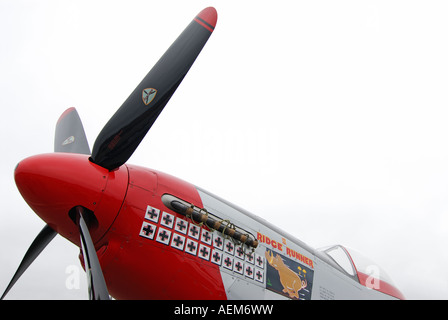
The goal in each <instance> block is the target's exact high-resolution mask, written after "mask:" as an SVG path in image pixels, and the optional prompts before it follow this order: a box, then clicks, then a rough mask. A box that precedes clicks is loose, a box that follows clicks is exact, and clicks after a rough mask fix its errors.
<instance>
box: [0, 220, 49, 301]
mask: <svg viewBox="0 0 448 320" xmlns="http://www.w3.org/2000/svg"><path fill="white" fill-rule="evenodd" d="M56 234H57V232H56V231H54V230H53V229H52V228H50V226H48V225H46V226H45V227H44V228H43V229H42V231H41V232H40V233H39V234H38V235H37V237H36V239H34V241H33V243H32V244H31V246H30V247H29V248H28V251H27V252H26V253H25V256H24V257H23V259H22V262H21V263H20V265H19V267H18V268H17V271H16V273H15V274H14V276H13V277H12V279H11V281H10V282H9V284H8V287H7V288H6V290H5V292H3V295H2V297H1V300H3V298H4V297H5V296H6V294H7V293H8V292H9V290H10V289H11V288H12V287H13V286H14V284H15V283H16V281H17V280H18V279H19V278H20V277H21V276H22V274H23V273H24V272H25V270H26V269H27V268H28V267H29V266H30V265H31V263H33V261H34V260H35V259H36V258H37V256H38V255H39V254H40V253H41V252H42V250H44V249H45V247H46V246H47V245H48V244H49V243H50V241H51V240H53V238H54V236H55V235H56Z"/></svg>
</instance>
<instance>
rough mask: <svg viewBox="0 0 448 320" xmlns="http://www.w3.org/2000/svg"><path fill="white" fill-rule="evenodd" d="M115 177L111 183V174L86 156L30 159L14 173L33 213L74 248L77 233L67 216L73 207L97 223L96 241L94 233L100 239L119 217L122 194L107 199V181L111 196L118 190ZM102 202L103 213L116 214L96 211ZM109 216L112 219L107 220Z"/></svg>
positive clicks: (58, 155) (114, 174)
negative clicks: (81, 208) (105, 203)
mask: <svg viewBox="0 0 448 320" xmlns="http://www.w3.org/2000/svg"><path fill="white" fill-rule="evenodd" d="M124 170H125V171H127V169H124ZM126 175H127V172H126ZM116 176H117V174H116V173H113V174H112V179H110V177H111V173H110V172H109V171H108V170H107V169H105V168H102V167H100V166H98V165H95V164H93V163H91V162H90V161H89V160H88V156H87V155H82V154H72V153H51V154H41V155H36V156H32V157H29V158H27V159H24V160H22V161H21V162H20V163H19V164H18V165H17V167H16V169H15V171H14V178H15V182H16V185H17V188H18V189H19V192H20V193H21V195H22V197H23V198H24V199H25V201H26V202H27V203H28V205H29V206H30V207H31V208H32V209H33V211H34V212H35V213H36V214H37V215H38V216H40V217H41V218H42V219H43V220H44V221H45V222H46V223H47V224H48V225H49V226H50V227H52V228H53V229H54V230H55V231H57V232H58V233H60V234H61V235H62V236H64V237H66V238H67V239H69V240H70V241H72V242H74V243H75V244H77V245H79V232H78V228H77V226H76V225H75V224H74V223H73V221H72V219H71V218H70V215H69V213H70V212H71V210H73V208H74V207H76V206H83V207H84V208H86V209H87V210H88V211H90V212H92V213H93V214H94V215H95V219H97V221H98V222H99V223H98V224H95V229H99V230H93V231H94V233H92V239H94V238H95V232H96V233H97V236H98V237H99V236H101V235H102V234H103V233H104V232H105V231H106V230H107V228H108V227H109V226H110V224H111V223H112V221H113V218H114V217H115V215H116V214H118V211H119V208H120V206H121V203H122V201H123V198H124V196H123V197H122V194H121V193H119V194H118V198H117V199H112V200H111V199H110V195H107V192H106V185H107V184H108V180H111V181H110V183H111V185H112V187H110V188H109V186H108V188H109V189H111V190H112V193H114V194H115V193H117V192H116V191H117V190H116V189H117V187H114V182H115V181H116V180H117V179H116ZM120 176H122V175H120ZM120 180H123V179H120ZM126 185H127V184H126ZM118 189H120V190H121V189H123V187H120V188H118ZM120 197H121V199H120ZM109 200H111V201H109ZM102 201H105V202H108V205H107V206H106V207H107V208H105V209H106V211H115V215H113V212H107V213H105V212H104V210H103V211H102V210H99V207H100V203H101V202H102ZM117 206H118V208H117ZM111 214H112V215H113V217H110V215H111ZM98 237H96V238H98ZM94 241H95V239H94Z"/></svg>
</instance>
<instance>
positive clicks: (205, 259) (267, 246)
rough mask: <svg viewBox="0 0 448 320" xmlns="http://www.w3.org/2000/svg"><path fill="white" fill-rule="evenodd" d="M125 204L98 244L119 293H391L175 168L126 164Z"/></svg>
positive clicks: (341, 295) (330, 295)
mask: <svg viewBox="0 0 448 320" xmlns="http://www.w3.org/2000/svg"><path fill="white" fill-rule="evenodd" d="M127 167H128V172H129V185H128V189H127V194H126V198H125V201H124V202H123V206H122V208H121V210H120V213H119V214H118V216H117V218H116V220H115V221H114V223H113V224H112V226H111V228H110V230H109V232H108V234H107V236H106V237H105V238H104V239H103V243H104V244H103V246H102V248H100V249H99V250H98V254H99V259H100V263H101V265H102V267H103V272H104V276H105V278H106V282H107V285H108V288H109V292H110V293H111V295H112V296H114V297H115V298H117V299H257V300H258V299H304V300H308V299H345V298H347V299H350V298H353V299H362V298H369V299H372V298H383V299H384V298H391V297H390V296H388V295H384V294H382V293H380V292H377V291H375V290H370V289H367V288H366V287H364V286H362V285H360V284H359V283H357V282H356V281H354V280H353V279H351V278H350V277H347V276H346V275H344V273H343V272H341V271H340V270H338V269H337V268H334V266H332V265H331V264H329V263H328V261H325V259H324V257H321V254H320V253H319V252H317V251H315V250H314V249H312V248H311V247H309V246H307V245H306V244H304V243H303V242H301V241H300V240H298V239H296V238H294V237H292V236H290V235H289V234H287V233H284V232H282V231H281V230H280V229H278V228H276V227H275V226H273V225H272V224H270V223H269V222H267V221H265V220H263V219H261V218H259V217H257V216H255V215H253V214H250V213H248V212H247V211H245V210H243V209H241V208H238V207H236V206H234V205H232V204H230V203H228V202H226V201H225V200H222V199H220V198H219V197H217V196H214V195H212V194H210V193H208V192H206V191H204V190H202V189H200V188H197V187H195V186H194V185H192V184H189V183H187V182H185V181H182V180H180V179H177V178H175V177H172V176H170V175H167V174H164V173H161V172H158V171H154V170H150V169H146V168H143V167H138V166H131V165H127ZM166 194H169V195H172V196H174V197H176V198H179V199H181V200H183V201H184V202H186V203H189V204H191V205H192V206H196V207H199V208H204V212H207V214H210V215H213V217H214V218H215V219H218V220H219V221H220V222H221V223H223V224H226V226H227V227H229V228H232V227H233V228H237V229H238V230H240V231H241V232H243V233H244V232H246V233H247V235H248V236H249V237H251V238H254V239H256V240H257V242H258V245H257V246H256V248H253V247H249V246H248V245H245V244H243V243H242V242H241V241H236V240H235V239H233V238H231V237H229V236H228V235H225V234H224V232H223V231H222V228H221V231H217V230H213V229H211V228H209V227H207V226H206V225H205V224H202V225H201V224H199V223H198V222H197V221H193V220H192V218H191V217H187V216H185V215H183V214H180V213H178V212H175V211H173V210H172V209H171V208H170V207H168V206H166V205H165V204H164V203H163V202H162V196H164V195H166Z"/></svg>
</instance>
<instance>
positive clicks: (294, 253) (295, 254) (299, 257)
mask: <svg viewBox="0 0 448 320" xmlns="http://www.w3.org/2000/svg"><path fill="white" fill-rule="evenodd" d="M286 254H287V255H288V256H290V257H291V258H294V259H297V260H299V261H301V262H303V263H304V264H307V265H309V266H310V267H311V268H314V265H313V260H311V259H310V258H307V257H305V256H304V255H302V254H300V253H298V252H297V251H294V250H292V249H291V248H288V247H286Z"/></svg>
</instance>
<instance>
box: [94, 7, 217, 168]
mask: <svg viewBox="0 0 448 320" xmlns="http://www.w3.org/2000/svg"><path fill="white" fill-rule="evenodd" d="M216 21H217V13H216V10H215V9H214V8H212V7H209V8H206V9H204V10H202V11H201V12H200V13H199V14H198V15H197V16H196V17H195V18H194V19H193V21H192V22H191V23H190V24H189V25H188V26H187V28H186V29H185V30H184V31H183V32H182V34H181V35H180V36H179V37H178V38H177V39H176V41H174V43H173V44H172V45H171V46H170V47H169V48H168V50H167V51H166V52H165V54H164V55H163V56H162V57H161V58H160V60H159V61H158V62H157V63H156V64H155V65H154V67H153V68H152V69H151V71H150V72H149V73H148V74H147V75H146V76H145V78H143V80H142V81H141V82H140V84H139V85H138V86H137V88H135V90H134V91H133V92H132V93H131V95H130V96H129V97H128V98H127V100H126V101H125V102H124V103H123V105H122V106H121V107H120V108H119V109H118V110H117V112H116V113H115V114H114V115H113V116H112V118H111V119H110V120H109V122H108V123H107V124H106V125H105V126H104V128H103V129H102V131H101V132H100V134H99V135H98V137H97V139H96V141H95V144H94V146H93V150H92V156H91V158H90V160H91V161H92V162H93V163H95V164H97V165H100V166H102V167H104V168H107V169H109V170H113V169H115V168H118V167H119V166H121V165H123V164H124V163H125V162H126V161H127V160H128V159H129V158H130V157H131V155H132V154H133V152H134V151H135V149H136V148H137V147H138V145H139V144H140V142H141V141H142V139H143V138H144V137H145V135H146V133H147V132H148V131H149V129H150V128H151V126H152V125H153V123H154V122H155V121H156V119H157V117H158V116H159V114H160V113H161V112H162V110H163V108H164V107H165V105H166V104H167V103H168V101H169V100H170V98H171V96H172V95H173V94H174V92H175V91H176V89H177V87H178V86H179V84H180V83H181V82H182V80H183V78H184V77H185V75H186V74H187V72H188V70H189V69H190V67H191V66H192V64H193V62H194V61H195V60H196V57H197V56H198V55H199V53H200V52H201V50H202V48H203V47H204V45H205V44H206V42H207V40H208V38H209V37H210V35H211V34H212V32H213V30H214V27H215V25H216Z"/></svg>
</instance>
